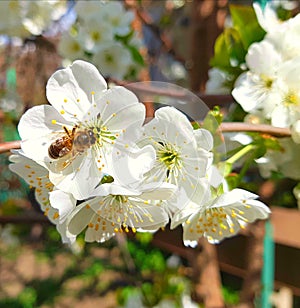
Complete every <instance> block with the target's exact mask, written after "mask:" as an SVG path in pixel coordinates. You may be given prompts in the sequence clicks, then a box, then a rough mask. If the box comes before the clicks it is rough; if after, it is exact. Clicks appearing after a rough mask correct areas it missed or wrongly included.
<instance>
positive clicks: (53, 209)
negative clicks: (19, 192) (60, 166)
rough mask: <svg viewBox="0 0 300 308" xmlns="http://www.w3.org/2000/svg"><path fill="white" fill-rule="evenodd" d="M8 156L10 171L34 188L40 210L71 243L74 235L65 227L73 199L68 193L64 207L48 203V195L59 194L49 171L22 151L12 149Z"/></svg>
mask: <svg viewBox="0 0 300 308" xmlns="http://www.w3.org/2000/svg"><path fill="white" fill-rule="evenodd" d="M13 153H14V154H13V155H11V156H10V161H11V162H12V164H10V165H9V168H10V170H11V171H13V172H15V173H16V174H18V175H19V176H20V177H22V178H23V179H24V180H25V181H26V182H27V183H28V184H29V185H30V186H31V187H33V188H34V189H35V198H36V200H37V202H38V203H39V205H40V207H41V210H42V211H43V212H44V215H45V216H47V217H48V218H49V220H50V221H51V222H52V223H53V224H55V225H56V228H57V230H58V232H59V233H60V235H61V237H62V241H63V242H64V243H73V242H74V241H75V236H73V235H71V234H68V232H67V229H66V225H65V222H66V218H67V216H68V214H69V213H70V212H71V211H72V210H73V208H74V207H75V199H74V198H73V197H72V196H71V195H70V194H65V195H64V200H61V201H63V204H65V206H64V208H63V209H61V207H57V203H56V204H54V206H52V205H51V204H50V199H49V195H50V194H52V193H53V194H59V193H60V192H59V191H57V190H55V187H54V185H53V184H52V183H51V182H50V180H49V171H48V170H47V169H45V168H44V167H42V166H41V165H39V164H37V163H36V162H34V161H33V160H31V159H29V158H27V157H26V156H24V155H23V153H22V151H13Z"/></svg>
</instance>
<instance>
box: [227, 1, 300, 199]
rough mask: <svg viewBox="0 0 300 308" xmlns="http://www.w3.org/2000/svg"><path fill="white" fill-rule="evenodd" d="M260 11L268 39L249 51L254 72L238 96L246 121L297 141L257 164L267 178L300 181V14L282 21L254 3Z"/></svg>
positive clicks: (284, 142)
mask: <svg viewBox="0 0 300 308" xmlns="http://www.w3.org/2000/svg"><path fill="white" fill-rule="evenodd" d="M254 9H255V12H256V16H257V19H258V22H259V24H260V25H261V27H262V28H263V29H264V30H265V31H266V35H265V36H264V39H263V40H262V41H260V42H256V43H253V44H252V45H251V46H250V47H249V49H248V53H247V55H246V65H247V68H248V71H247V72H245V73H243V74H241V75H240V76H239V78H238V80H237V81H236V84H235V87H234V89H233V91H232V95H233V97H234V98H235V100H236V101H237V102H238V103H239V104H240V105H241V106H242V108H243V109H244V110H245V111H246V112H247V113H249V115H248V116H247V117H246V119H245V120H246V121H247V120H250V121H252V122H253V121H254V122H255V123H266V124H271V125H273V126H276V127H283V128H290V129H291V133H292V139H290V138H283V139H280V140H279V141H278V144H279V147H280V149H281V150H280V151H274V150H269V151H267V153H266V155H264V157H262V158H260V159H258V160H257V163H258V164H259V168H260V171H261V174H262V175H263V176H264V177H268V178H269V177H270V176H271V174H272V172H274V171H275V172H281V173H282V174H283V175H284V176H286V177H288V178H291V179H295V180H300V172H299V170H300V165H299V159H298V157H297V154H296V153H297V152H298V151H299V144H300V86H299V84H300V79H299V70H300V57H299V56H300V45H299V39H300V31H299V29H300V14H298V15H296V16H295V17H293V18H290V19H288V20H286V21H281V20H279V19H278V17H277V14H276V12H275V11H274V10H273V9H272V6H270V5H267V6H266V8H265V9H264V10H262V9H261V7H260V6H259V5H258V4H254ZM282 154H284V155H282ZM295 196H296V197H297V195H296V194H295Z"/></svg>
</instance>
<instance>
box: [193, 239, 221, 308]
mask: <svg viewBox="0 0 300 308" xmlns="http://www.w3.org/2000/svg"><path fill="white" fill-rule="evenodd" d="M199 249H200V250H199ZM192 265H193V280H194V284H195V287H194V294H193V299H194V300H195V301H196V302H199V303H202V302H203V303H204V307H205V308H222V307H224V300H223V296H222V292H221V286H222V285H221V277H220V271H219V265H218V258H217V250H216V247H215V246H214V245H212V244H210V243H208V242H207V240H206V239H205V238H201V239H200V240H199V248H198V250H196V251H195V256H194V258H193V260H192Z"/></svg>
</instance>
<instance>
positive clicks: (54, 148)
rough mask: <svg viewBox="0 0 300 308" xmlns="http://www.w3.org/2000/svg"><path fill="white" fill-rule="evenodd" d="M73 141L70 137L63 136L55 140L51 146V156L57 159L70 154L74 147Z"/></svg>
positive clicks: (49, 149) (49, 151) (49, 150)
mask: <svg viewBox="0 0 300 308" xmlns="http://www.w3.org/2000/svg"><path fill="white" fill-rule="evenodd" d="M72 145H73V142H72V140H71V139H70V138H69V137H67V136H66V137H65V136H64V137H61V138H58V139H56V140H55V142H53V143H52V144H51V145H50V146H49V148H48V154H49V157H51V158H53V159H57V158H60V157H63V156H65V155H66V154H68V153H69V152H70V151H71V149H72Z"/></svg>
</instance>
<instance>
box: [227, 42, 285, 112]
mask: <svg viewBox="0 0 300 308" xmlns="http://www.w3.org/2000/svg"><path fill="white" fill-rule="evenodd" d="M281 61H282V60H281V56H280V54H279V53H278V52H277V51H276V49H275V48H274V46H273V45H272V44H271V43H269V42H267V41H262V42H259V43H254V44H252V45H251V46H250V47H249V50H248V53H247V55H246V64H247V66H248V68H249V71H247V72H245V73H242V74H241V75H240V76H239V77H238V79H237V81H236V84H235V87H234V89H233V91H232V95H233V97H234V98H235V100H236V101H237V102H238V103H239V104H240V105H241V106H242V108H243V109H244V110H245V111H247V112H251V113H253V112H255V111H257V110H259V111H260V112H262V114H263V115H264V116H265V117H267V118H270V113H271V112H272V109H273V104H271V103H270V104H266V99H267V97H268V96H269V94H270V91H271V89H272V85H273V82H274V81H275V80H276V78H277V69H278V66H279V64H281Z"/></svg>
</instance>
